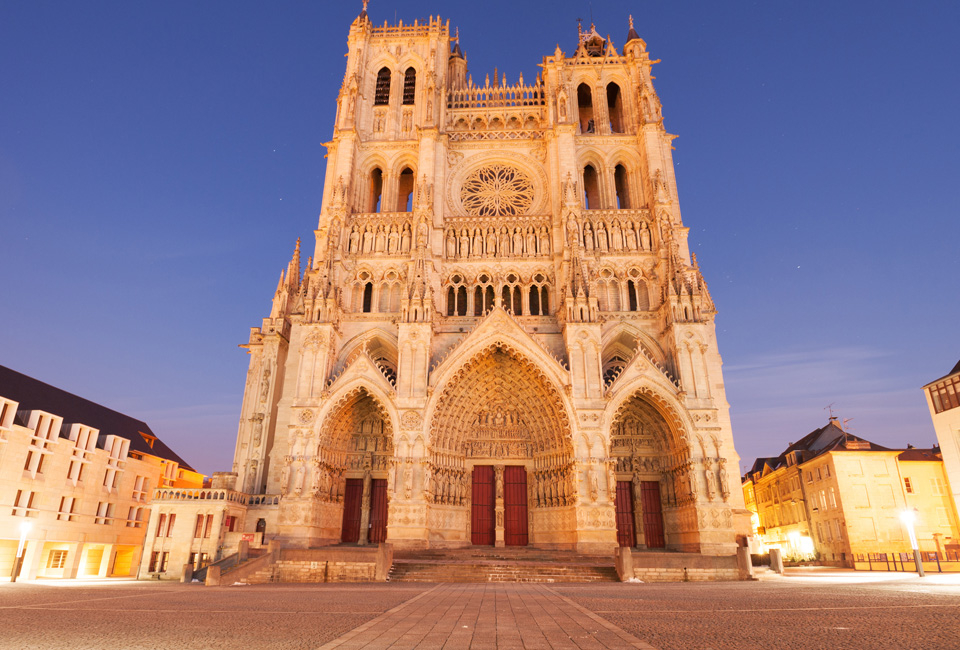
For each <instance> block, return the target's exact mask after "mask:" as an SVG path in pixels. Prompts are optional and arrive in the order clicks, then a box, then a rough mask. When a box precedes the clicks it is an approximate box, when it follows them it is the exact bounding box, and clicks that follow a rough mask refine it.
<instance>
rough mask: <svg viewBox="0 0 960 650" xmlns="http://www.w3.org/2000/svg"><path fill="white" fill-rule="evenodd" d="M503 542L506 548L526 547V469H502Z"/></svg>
mask: <svg viewBox="0 0 960 650" xmlns="http://www.w3.org/2000/svg"><path fill="white" fill-rule="evenodd" d="M503 528H504V530H503V541H504V544H506V545H507V546H526V545H527V469H526V468H525V467H505V468H504V469H503Z"/></svg>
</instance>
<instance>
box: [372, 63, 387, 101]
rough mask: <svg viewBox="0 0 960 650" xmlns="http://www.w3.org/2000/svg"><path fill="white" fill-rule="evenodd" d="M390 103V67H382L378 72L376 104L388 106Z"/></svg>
mask: <svg viewBox="0 0 960 650" xmlns="http://www.w3.org/2000/svg"><path fill="white" fill-rule="evenodd" d="M389 103H390V68H387V67H383V68H380V72H378V73H377V90H376V93H375V94H374V98H373V105H374V106H386V105H387V104H389Z"/></svg>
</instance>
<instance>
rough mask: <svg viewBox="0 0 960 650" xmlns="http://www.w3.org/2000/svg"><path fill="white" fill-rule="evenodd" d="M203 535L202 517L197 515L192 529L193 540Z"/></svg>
mask: <svg viewBox="0 0 960 650" xmlns="http://www.w3.org/2000/svg"><path fill="white" fill-rule="evenodd" d="M202 534H203V515H197V525H196V526H194V528H193V538H194V539H200V536H201V535H202Z"/></svg>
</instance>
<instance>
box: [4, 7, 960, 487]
mask: <svg viewBox="0 0 960 650" xmlns="http://www.w3.org/2000/svg"><path fill="white" fill-rule="evenodd" d="M360 5H361V3H360V2H359V1H356V2H354V1H350V2H336V3H334V2H298V3H293V2H271V3H266V2H251V1H239V0H231V1H222V2H213V1H205V2H195V1H193V0H191V1H189V2H188V1H169V0H164V1H163V2H160V1H154V2H100V1H93V0H88V1H84V2H68V1H65V0H64V1H60V2H43V1H38V0H37V1H26V0H23V1H20V0H8V1H6V2H3V3H0V279H2V281H0V305H2V311H0V314H2V318H0V364H3V365H7V366H10V367H12V368H14V369H16V370H19V371H21V372H24V373H26V374H29V375H32V376H34V377H36V378H38V379H41V380H43V381H46V382H48V383H51V384H54V385H56V386H59V387H61V388H64V389H66V390H69V391H71V392H74V393H77V394H79V395H82V396H84V397H87V398H89V399H92V400H94V401H97V402H100V403H102V404H104V405H106V406H109V407H111V408H114V409H116V410H119V411H122V412H125V413H128V414H130V415H132V416H135V417H138V418H141V419H144V420H146V421H147V422H149V423H150V425H151V427H152V428H153V430H154V432H155V433H157V434H158V435H159V436H160V437H161V438H163V439H164V440H165V441H166V442H167V443H168V444H170V446H171V447H173V448H174V449H175V450H176V451H177V452H178V453H180V454H181V455H182V456H184V457H185V458H186V459H188V460H189V461H190V462H192V463H193V464H194V465H195V466H196V467H197V468H198V469H199V470H201V471H204V472H207V473H210V472H213V471H221V470H229V469H230V465H231V462H232V457H233V449H234V443H235V435H236V428H237V418H238V416H239V410H240V401H241V398H242V394H243V385H244V379H245V372H246V366H247V359H246V354H245V353H244V351H243V350H240V349H238V348H237V344H240V343H244V342H245V341H246V340H247V338H248V335H249V328H250V327H252V326H257V325H259V323H260V319H262V318H263V317H264V316H265V315H267V313H268V311H269V307H270V299H271V297H272V294H273V291H274V288H275V287H276V282H277V279H278V277H279V274H280V271H281V270H282V269H283V268H284V266H285V265H286V263H287V262H288V260H289V259H290V255H291V253H292V251H293V245H294V242H295V240H296V238H297V237H301V238H303V240H304V241H305V242H308V245H307V247H306V248H307V252H311V251H312V238H313V235H312V231H313V228H314V227H315V226H316V222H317V214H318V213H319V210H320V198H321V191H322V181H323V172H324V153H325V150H324V149H323V147H322V146H321V143H323V142H325V141H327V140H329V139H330V138H331V134H332V125H333V116H334V111H335V108H336V96H337V92H338V90H339V86H340V82H341V80H342V77H343V66H344V58H343V54H344V53H345V52H346V36H347V31H348V28H349V25H350V22H351V21H352V20H353V19H354V18H355V17H356V15H357V13H358V12H359V10H360ZM369 11H370V14H371V16H372V18H373V20H374V21H375V22H379V23H382V22H383V20H385V19H387V20H389V21H390V22H391V23H394V22H395V20H397V19H403V20H404V21H405V22H412V20H413V19H414V18H425V17H427V16H428V15H430V14H437V13H441V14H442V16H443V17H444V18H445V19H446V18H449V19H450V21H451V27H453V26H459V27H460V34H461V44H462V46H463V49H464V50H465V52H466V54H467V57H468V60H469V67H470V72H471V73H472V74H473V76H474V78H475V79H478V80H482V79H483V78H484V76H485V75H486V74H491V75H492V73H493V70H494V68H495V67H496V68H498V69H499V70H500V72H501V73H506V75H507V79H508V82H514V81H515V80H516V79H517V77H518V75H519V74H520V73H521V72H522V73H523V74H524V77H525V78H526V79H528V80H532V79H533V78H534V77H535V75H536V73H537V71H538V67H537V66H538V64H539V63H540V62H541V60H542V57H543V56H544V55H548V54H551V53H552V52H553V50H554V48H555V46H556V45H557V44H558V43H559V44H560V46H561V48H563V49H564V50H565V51H566V52H567V53H568V54H570V53H572V52H573V50H574V45H575V41H576V18H577V17H582V18H584V19H585V21H586V22H587V23H589V20H590V16H591V12H592V15H593V19H594V21H595V22H596V25H597V29H598V31H600V32H601V33H602V34H604V35H606V34H610V35H611V37H612V38H613V41H614V44H615V45H616V46H617V47H618V48H619V47H620V46H622V45H623V42H624V39H625V36H626V33H627V16H628V15H629V14H631V13H632V14H633V15H634V17H635V21H636V28H637V31H638V32H639V33H640V35H641V37H642V38H643V39H644V40H645V41H646V42H647V45H648V48H649V51H650V53H651V56H652V57H653V58H659V59H662V61H663V62H662V63H660V64H658V65H657V66H655V68H654V74H655V75H656V77H657V79H656V82H655V83H656V87H657V90H658V92H659V94H660V97H661V100H662V102H663V113H664V118H665V126H666V128H667V130H668V131H669V132H670V133H675V134H679V136H680V137H679V138H678V139H677V140H675V142H674V144H675V146H676V151H675V161H676V166H677V175H678V183H679V192H680V205H681V209H682V212H683V219H684V222H685V224H686V225H687V226H689V227H690V229H691V230H690V242H691V247H692V249H693V250H694V251H696V253H697V254H698V257H699V260H700V264H701V267H702V269H703V272H704V274H705V277H706V279H707V282H708V283H709V286H710V290H711V292H712V294H713V297H714V299H715V300H716V302H717V305H718V308H719V316H718V318H717V335H718V338H719V344H720V352H721V354H722V355H723V359H724V363H725V365H724V379H725V382H726V388H727V397H728V400H729V402H730V405H731V413H732V418H733V430H734V439H735V442H736V446H737V450H738V452H739V453H740V455H741V456H742V458H743V461H742V463H743V464H748V463H750V462H752V460H753V458H754V457H756V456H758V455H760V456H764V455H775V454H777V453H779V452H780V451H781V450H782V449H783V447H784V446H785V445H786V444H787V443H788V442H791V441H795V440H797V439H798V438H800V437H801V436H802V435H804V434H806V433H808V432H809V431H811V430H813V429H814V428H817V427H819V426H821V425H823V424H824V423H825V422H826V418H827V416H828V413H827V411H825V410H824V407H826V406H827V405H828V404H831V403H833V405H834V407H833V408H834V411H835V413H836V414H838V415H839V416H841V417H843V418H852V421H851V422H850V427H851V430H852V431H853V432H854V433H856V434H858V435H861V436H864V437H866V438H868V439H870V440H873V441H875V442H877V443H879V444H883V445H888V446H905V445H906V444H907V443H913V444H916V445H930V444H933V443H934V441H935V436H934V433H933V428H932V426H931V423H930V418H929V414H928V412H927V407H926V403H925V401H924V396H923V393H922V391H921V390H920V387H921V386H922V385H923V384H925V383H927V382H928V381H931V380H933V379H936V378H938V377H940V376H941V375H943V374H945V373H946V372H947V371H949V369H950V368H951V367H952V366H953V365H954V364H955V363H956V362H957V360H958V358H960V343H958V332H957V323H958V321H960V301H958V299H957V275H958V264H957V258H958V255H957V242H958V241H960V226H958V219H957V217H958V213H960V210H958V208H960V198H958V197H960V194H958V188H960V179H958V172H960V164H958V162H960V161H958V158H960V127H958V107H960V84H958V79H960V74H958V64H957V62H958V61H960V52H958V46H957V42H958V41H957V38H956V34H957V32H958V30H960V3H957V2H955V1H949V2H946V1H945V2H935V1H920V2H910V3H907V2H889V1H885V0H873V1H870V2H866V1H861V2H830V3H827V2H801V1H799V0H797V1H780V2H778V1H763V2H761V1H757V2H745V1H744V2H736V1H727V2H717V1H715V0H714V1H702V2H692V1H691V2H685V1H678V0H673V1H671V2H667V1H664V0H660V1H655V2H651V1H649V0H645V1H644V2H603V1H600V0H596V1H594V2H593V3H592V7H591V3H589V2H586V1H583V2H572V1H568V0H554V1H552V2H516V1H515V0H514V1H512V2H506V1H503V0H487V1H484V2H476V3H462V2H441V1H438V0H436V1H434V2H426V1H417V2H414V1H402V2H401V1H397V2H387V1H386V0H373V2H372V3H371V4H370V9H369ZM741 469H742V467H741Z"/></svg>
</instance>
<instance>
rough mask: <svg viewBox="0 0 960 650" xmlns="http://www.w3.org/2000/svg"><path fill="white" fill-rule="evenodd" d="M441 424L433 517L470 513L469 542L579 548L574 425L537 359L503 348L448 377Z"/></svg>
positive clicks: (435, 423) (433, 448)
mask: <svg viewBox="0 0 960 650" xmlns="http://www.w3.org/2000/svg"><path fill="white" fill-rule="evenodd" d="M431 430H432V437H431V441H430V444H429V458H430V473H431V482H430V483H429V484H428V488H427V493H428V494H427V497H428V502H429V503H430V504H431V506H430V507H431V510H432V511H433V512H435V513H437V516H433V517H432V520H433V521H443V520H444V517H443V516H442V515H440V513H442V512H444V511H447V510H456V511H459V512H460V513H461V514H462V515H466V516H464V517H463V519H462V520H465V521H466V523H467V527H468V529H469V534H468V535H465V536H463V537H462V538H461V539H460V540H459V541H460V542H461V545H462V544H475V545H495V546H504V545H506V546H526V545H528V544H532V545H541V544H543V545H564V544H569V545H571V546H572V545H573V543H574V542H575V536H576V516H575V513H574V512H573V510H574V504H575V496H574V494H575V489H576V488H575V480H576V473H575V469H574V463H573V447H572V444H571V442H570V433H569V431H570V428H569V424H568V422H567V420H566V416H565V413H564V411H563V408H562V406H561V398H560V395H559V393H558V392H557V391H556V389H555V388H554V387H553V385H552V383H551V382H550V381H549V380H548V379H547V378H546V376H545V375H544V373H543V372H542V371H541V370H540V369H539V368H537V366H536V365H535V364H534V363H533V362H531V361H530V360H529V359H528V358H526V357H525V356H524V355H522V354H520V353H519V352H517V351H516V350H513V349H510V348H508V347H506V346H504V345H500V344H498V345H494V346H491V347H490V348H487V349H486V350H484V351H483V352H481V353H479V354H477V355H476V356H475V357H474V358H473V359H471V360H470V361H469V362H467V363H466V364H464V366H463V367H461V369H460V370H459V371H458V372H457V374H456V375H455V376H454V377H453V378H451V379H450V380H449V381H448V382H447V383H446V388H445V389H444V390H443V393H442V394H441V396H440V398H439V402H438V404H437V408H436V409H435V411H434V417H433V420H432V426H431ZM447 519H449V517H448V518H447ZM431 534H433V535H436V536H442V537H443V538H444V539H448V540H449V539H450V535H448V534H446V533H445V532H444V531H431Z"/></svg>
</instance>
